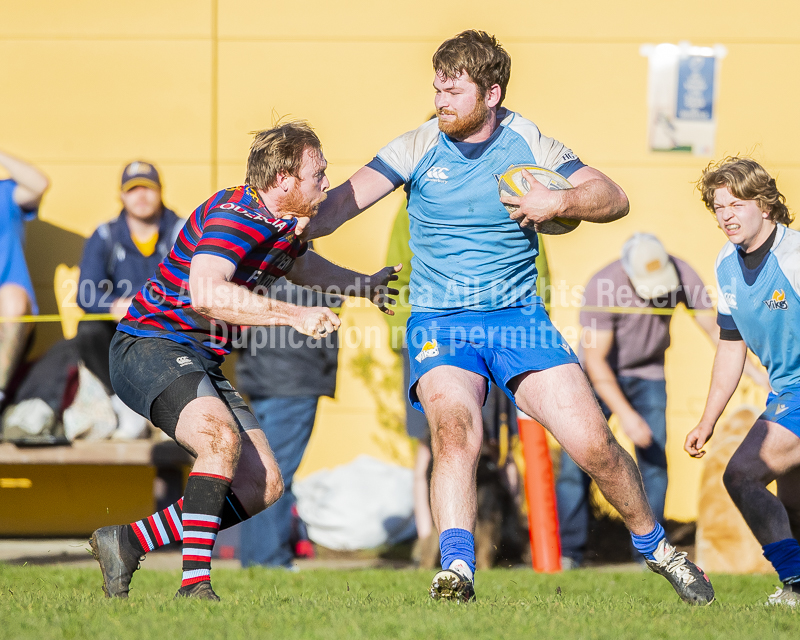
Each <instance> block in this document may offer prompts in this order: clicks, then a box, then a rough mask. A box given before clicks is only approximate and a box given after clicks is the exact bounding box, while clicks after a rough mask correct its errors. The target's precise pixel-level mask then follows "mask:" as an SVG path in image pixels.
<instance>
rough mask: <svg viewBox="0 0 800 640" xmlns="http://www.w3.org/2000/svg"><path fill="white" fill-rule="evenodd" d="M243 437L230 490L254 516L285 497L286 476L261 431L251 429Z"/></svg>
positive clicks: (243, 432)
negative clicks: (284, 482)
mask: <svg viewBox="0 0 800 640" xmlns="http://www.w3.org/2000/svg"><path fill="white" fill-rule="evenodd" d="M240 436H241V442H242V448H241V453H240V454H239V465H238V467H237V468H236V473H235V474H234V476H233V483H232V484H231V489H232V490H233V492H234V493H235V494H236V497H237V498H238V499H239V501H240V502H241V503H242V506H243V507H244V508H245V510H246V511H247V513H248V515H251V516H253V515H255V514H256V513H259V512H260V511H263V510H264V509H266V508H267V507H268V506H269V505H271V504H273V503H274V502H275V501H277V500H278V498H280V497H281V496H282V495H283V488H284V487H283V476H281V472H280V469H279V468H278V463H277V462H275V456H274V455H273V454H272V449H271V448H270V446H269V443H268V442H267V436H266V435H264V432H263V431H262V430H261V429H248V430H247V431H242V432H241V434H240Z"/></svg>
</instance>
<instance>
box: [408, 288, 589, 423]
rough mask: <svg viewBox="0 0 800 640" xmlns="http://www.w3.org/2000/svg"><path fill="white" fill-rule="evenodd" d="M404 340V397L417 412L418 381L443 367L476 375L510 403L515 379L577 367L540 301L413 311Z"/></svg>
mask: <svg viewBox="0 0 800 640" xmlns="http://www.w3.org/2000/svg"><path fill="white" fill-rule="evenodd" d="M406 342H407V344H408V351H409V355H410V356H411V357H410V363H411V378H410V381H409V388H408V398H409V400H410V401H411V404H412V405H413V407H414V408H415V409H418V410H420V411H422V405H421V404H420V402H419V398H418V397H417V392H416V385H417V382H418V381H419V379H420V378H421V377H422V376H423V375H424V374H426V373H427V372H428V371H430V370H431V369H433V368H435V367H438V366H441V365H449V366H453V367H458V368H459V369H465V370H466V371H472V372H474V373H477V374H478V375H481V376H483V377H484V378H486V380H487V381H488V382H489V384H490V385H491V383H492V382H494V383H495V384H496V385H497V386H498V387H500V388H501V389H502V390H503V392H504V393H505V394H506V395H507V396H508V397H509V398H511V400H512V401H514V394H513V393H512V392H511V391H510V390H509V388H508V383H509V382H510V381H511V380H512V379H513V378H515V377H516V376H518V375H520V374H522V373H527V372H528V371H541V370H543V369H550V368H551V367H557V366H558V365H562V364H577V363H578V358H577V357H576V356H575V353H574V352H573V351H572V349H571V348H570V346H569V345H568V344H567V342H566V340H564V338H563V337H562V336H561V334H560V333H559V332H558V330H557V329H556V328H555V327H554V326H553V323H552V322H550V318H549V317H548V315H547V312H546V311H545V310H544V305H543V304H542V303H541V302H539V303H535V304H532V305H530V306H524V307H509V308H506V309H497V310H494V311H468V310H458V311H451V312H435V313H418V312H413V313H412V314H411V317H410V318H409V320H408V328H407V331H406Z"/></svg>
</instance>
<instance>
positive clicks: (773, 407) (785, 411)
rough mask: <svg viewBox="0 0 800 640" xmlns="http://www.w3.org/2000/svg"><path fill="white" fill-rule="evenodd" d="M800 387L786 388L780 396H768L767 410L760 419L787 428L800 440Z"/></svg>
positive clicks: (771, 394) (773, 394)
mask: <svg viewBox="0 0 800 640" xmlns="http://www.w3.org/2000/svg"><path fill="white" fill-rule="evenodd" d="M798 409H800V385H792V386H790V387H786V388H785V389H784V390H783V391H781V392H780V393H779V394H775V393H770V394H769V395H768V396H767V408H766V409H765V410H764V413H762V414H761V415H760V416H759V418H760V419H761V420H768V421H769V422H774V423H776V424H779V425H781V426H782V427H785V428H787V429H788V430H789V431H791V432H792V433H793V434H794V435H796V436H797V437H798V438H800V411H798Z"/></svg>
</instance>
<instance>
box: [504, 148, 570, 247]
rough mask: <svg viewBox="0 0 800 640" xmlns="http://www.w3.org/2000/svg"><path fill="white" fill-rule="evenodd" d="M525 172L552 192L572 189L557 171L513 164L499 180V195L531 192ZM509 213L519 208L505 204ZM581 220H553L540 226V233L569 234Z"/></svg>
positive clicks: (520, 195) (517, 194)
mask: <svg viewBox="0 0 800 640" xmlns="http://www.w3.org/2000/svg"><path fill="white" fill-rule="evenodd" d="M523 170H527V171H529V172H530V173H531V174H533V177H534V178H536V179H537V180H538V181H539V182H540V183H542V184H543V185H544V186H545V187H547V188H548V189H550V191H561V190H562V189H572V185H571V184H570V183H569V181H568V180H567V179H566V178H564V177H562V176H560V175H559V174H557V173H556V172H555V171H550V170H549V169H544V168H542V167H538V166H536V165H535V164H512V165H511V166H510V167H509V168H508V169H506V172H505V173H504V174H503V175H501V176H498V178H497V192H498V194H499V195H501V196H502V195H503V194H507V195H510V196H519V197H522V196H524V195H525V194H526V193H528V191H529V190H530V188H531V187H530V185H529V184H528V180H527V179H526V178H525V176H524V175H523V174H522V171H523ZM503 206H504V207H505V208H506V210H507V211H508V212H509V213H513V212H514V211H516V210H517V209H518V207H516V206H514V205H512V204H503ZM580 223H581V221H580V220H569V219H567V218H553V219H552V220H548V221H547V222H543V223H542V224H541V225H539V233H544V234H547V235H551V236H557V235H561V234H562V233H569V232H570V231H574V230H575V229H577V227H578V225H579V224H580Z"/></svg>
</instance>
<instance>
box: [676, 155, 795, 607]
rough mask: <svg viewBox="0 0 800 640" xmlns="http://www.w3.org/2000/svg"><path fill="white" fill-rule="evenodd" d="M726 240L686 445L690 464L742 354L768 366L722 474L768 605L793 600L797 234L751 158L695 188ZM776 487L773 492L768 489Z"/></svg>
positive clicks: (713, 172) (735, 380) (718, 169)
mask: <svg viewBox="0 0 800 640" xmlns="http://www.w3.org/2000/svg"><path fill="white" fill-rule="evenodd" d="M698 188H699V189H700V192H701V194H702V198H703V202H704V203H705V205H706V207H708V209H709V210H710V211H712V212H713V213H714V215H715V216H716V219H717V223H718V224H719V227H720V229H722V231H723V232H724V233H725V235H726V236H727V238H728V242H727V243H726V244H725V246H724V247H723V248H722V251H721V252H720V253H719V256H718V257H717V263H716V272H717V287H718V302H717V323H718V324H719V326H720V336H719V337H720V342H719V344H718V345H717V354H716V356H715V358H714V368H713V370H712V374H711V388H710V390H709V392H708V400H707V401H706V407H705V410H704V411H703V416H702V418H701V419H700V423H699V424H698V425H697V426H696V427H695V428H694V429H693V430H692V431H691V432H690V433H689V435H688V436H686V443H685V445H684V448H685V449H686V451H687V452H688V453H689V455H691V456H693V457H695V458H701V457H703V455H704V453H705V451H703V447H704V446H705V445H706V443H707V442H708V440H709V438H711V435H712V434H713V433H714V426H715V425H716V423H717V420H719V418H720V416H721V415H722V412H723V411H724V410H725V407H726V405H727V404H728V401H729V400H730V399H731V396H732V395H733V392H734V391H735V390H736V387H737V385H738V384H739V379H740V378H741V376H742V370H743V368H744V365H745V358H746V355H747V349H748V348H750V349H751V350H752V351H753V353H755V354H756V355H757V356H758V358H759V359H760V360H761V362H762V364H763V365H764V366H765V367H766V368H767V372H768V374H769V382H770V386H771V387H772V393H770V395H769V397H768V399H767V407H766V410H765V411H764V413H762V414H761V416H760V417H759V418H758V420H757V421H756V423H755V424H754V425H753V427H752V428H751V429H750V432H749V433H748V434H747V436H746V437H745V439H744V441H743V442H742V444H741V445H740V446H739V448H738V449H737V450H736V452H735V453H734V454H733V457H732V458H731V460H730V462H728V466H727V468H726V469H725V473H724V475H723V481H724V482H725V488H726V489H727V490H728V493H729V494H730V496H731V498H732V499H733V501H734V503H735V504H736V506H737V507H738V509H739V511H741V513H742V516H743V517H744V519H745V521H746V522H747V525H748V526H749V527H750V530H751V531H752V532H753V535H754V536H755V537H756V539H757V540H758V541H759V543H760V544H761V545H762V547H763V550H764V556H765V557H766V558H767V560H769V561H770V562H771V563H772V566H773V567H775V571H777V572H778V576H779V578H780V580H781V582H783V587H782V588H780V589H778V590H777V591H776V592H775V593H774V594H772V595H771V596H769V599H768V603H769V604H782V605H789V606H796V605H797V604H798V603H800V543H798V537H799V536H800V340H798V334H797V328H798V327H800V232H798V231H794V230H792V229H789V228H788V227H787V225H788V224H789V223H791V221H792V216H791V215H790V213H789V210H788V208H787V207H786V204H785V198H784V196H783V194H781V192H780V191H778V187H777V185H776V183H775V180H774V178H772V177H771V176H770V175H769V173H767V171H766V170H765V169H764V168H763V167H762V166H761V165H760V164H758V163H757V162H755V161H754V160H752V159H750V158H738V157H732V158H725V159H724V160H723V161H721V162H719V163H717V164H715V165H709V167H707V168H706V169H705V171H703V175H702V177H701V178H700V180H699V182H698ZM773 480H777V481H778V495H777V496H774V495H773V494H772V493H770V492H769V491H768V490H767V485H768V484H769V483H770V482H772V481H773Z"/></svg>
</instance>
